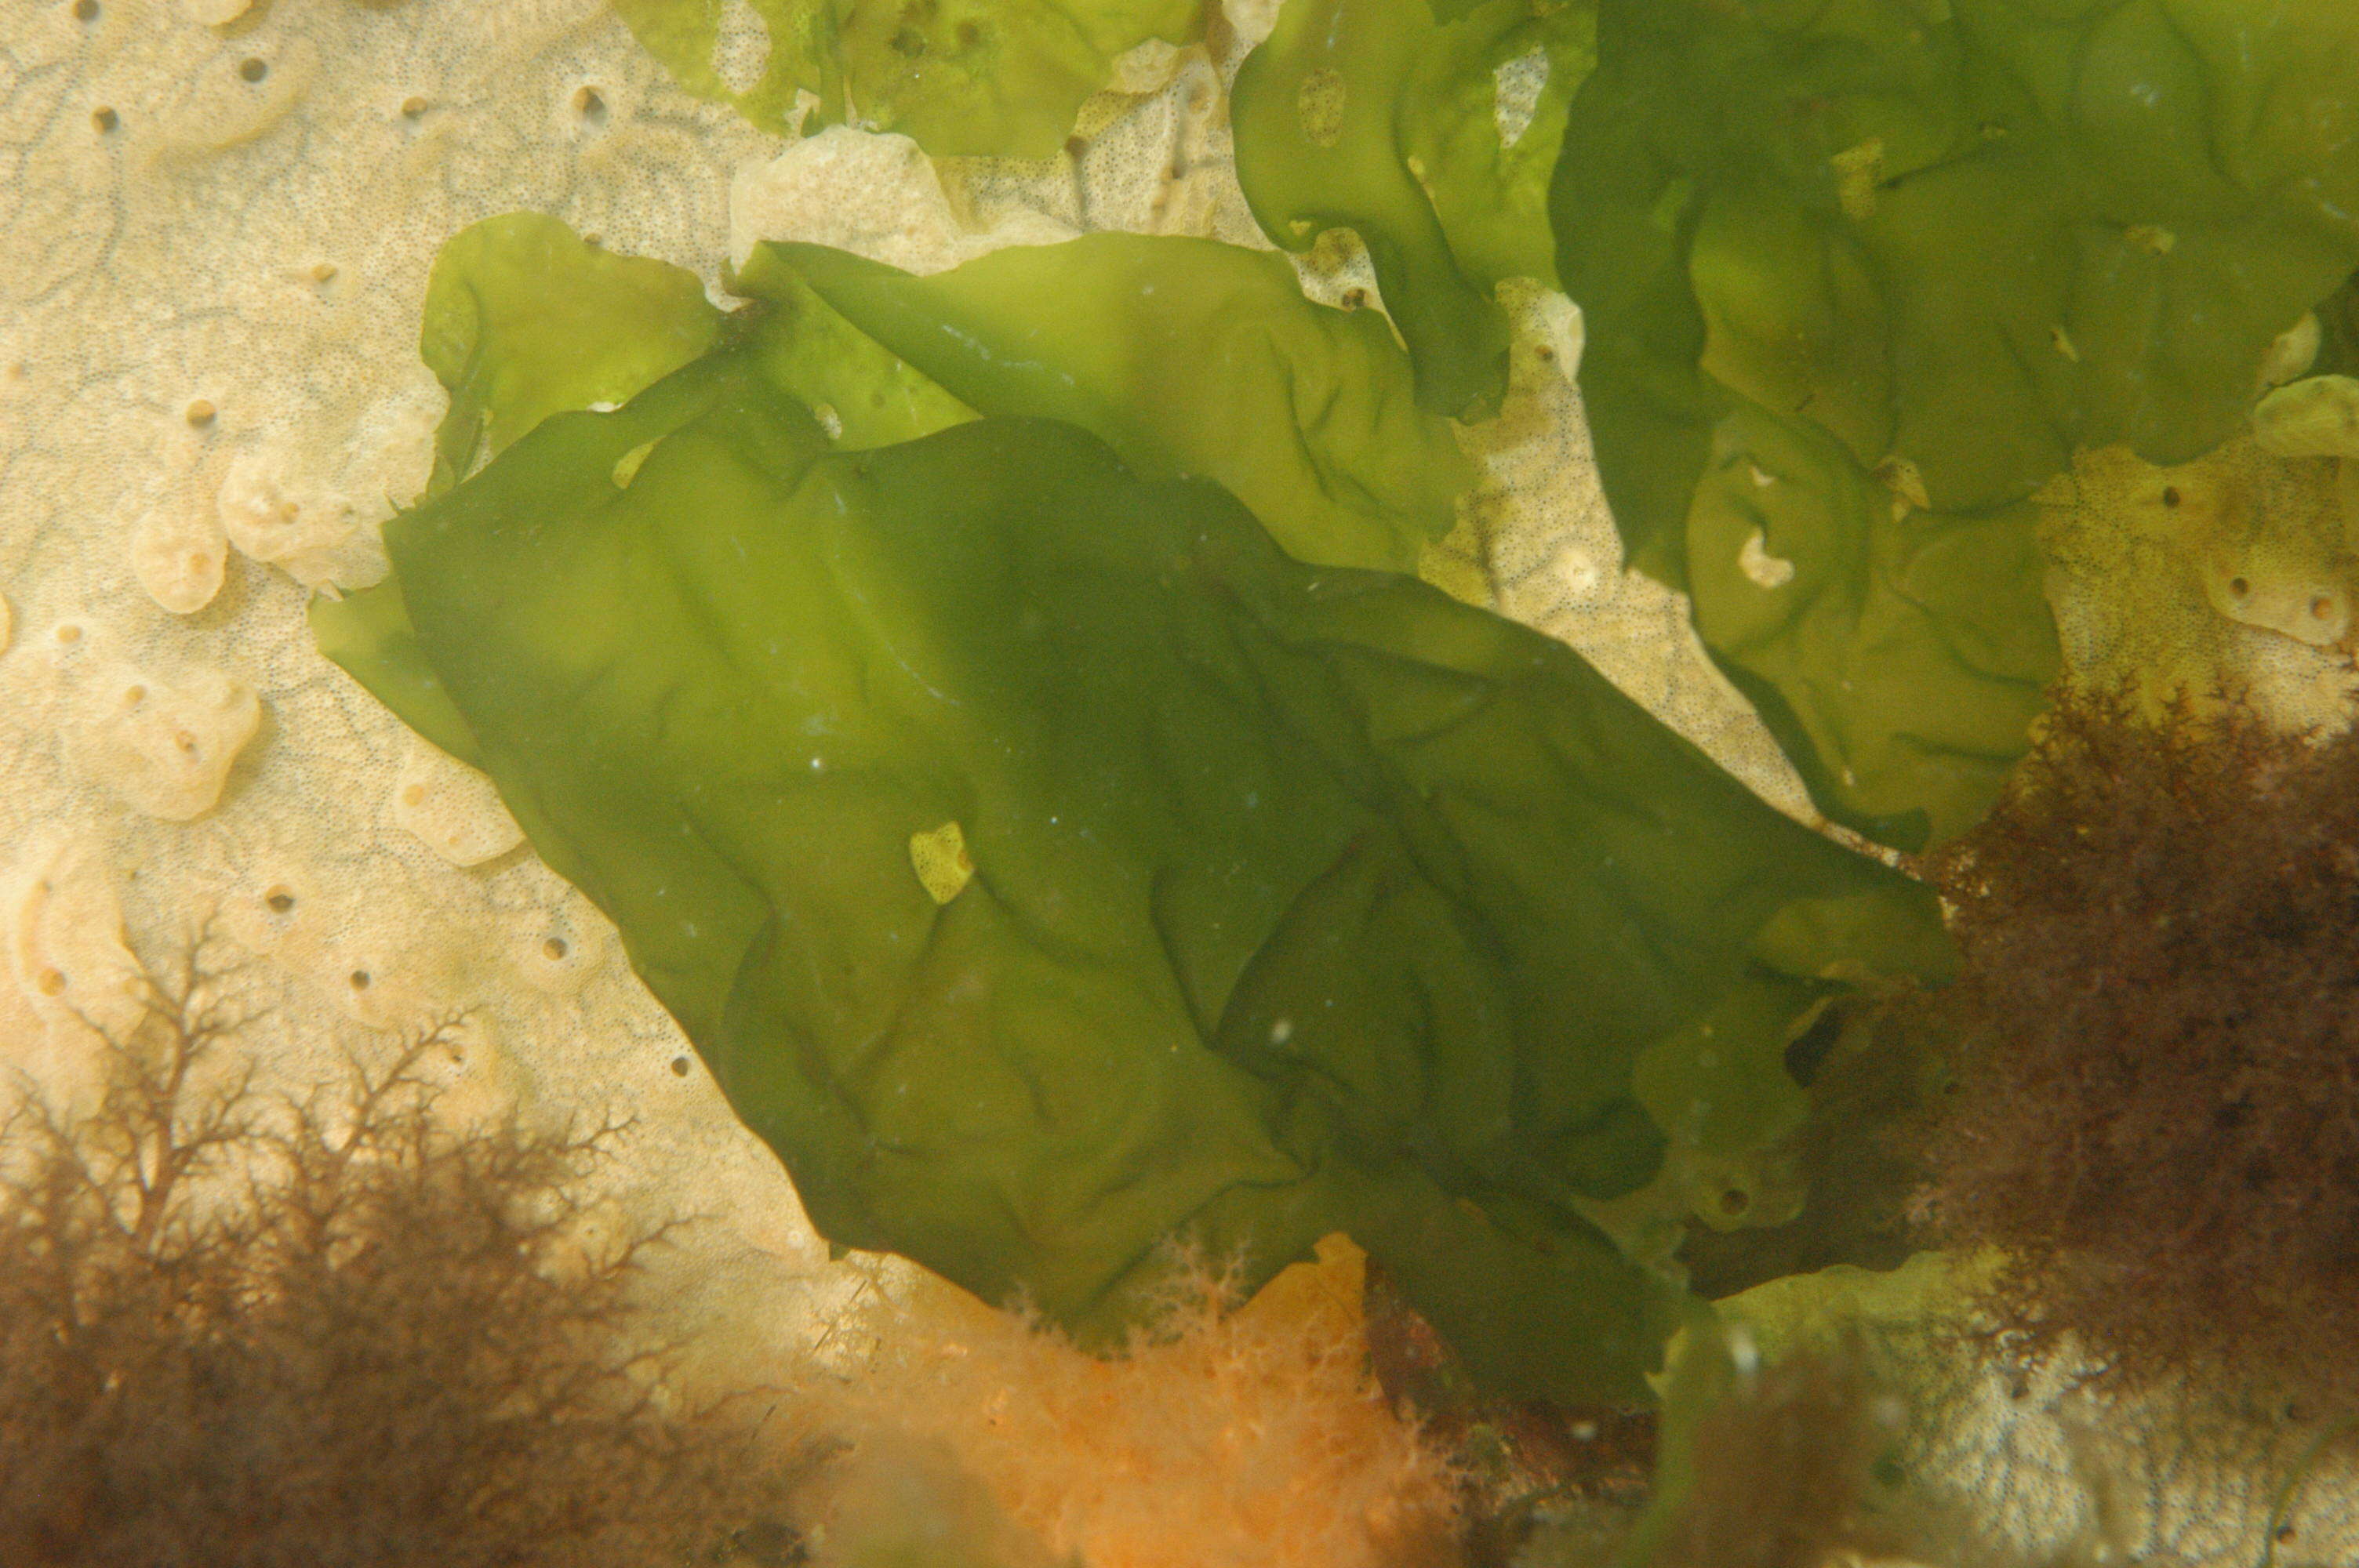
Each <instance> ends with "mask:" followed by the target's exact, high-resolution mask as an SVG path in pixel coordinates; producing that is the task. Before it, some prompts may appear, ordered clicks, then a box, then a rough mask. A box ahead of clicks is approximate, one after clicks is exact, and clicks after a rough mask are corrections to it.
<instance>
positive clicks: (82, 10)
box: [73, 0, 98, 22]
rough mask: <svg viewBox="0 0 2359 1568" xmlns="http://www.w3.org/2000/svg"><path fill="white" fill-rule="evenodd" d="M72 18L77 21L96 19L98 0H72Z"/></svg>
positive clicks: (92, 20)
mask: <svg viewBox="0 0 2359 1568" xmlns="http://www.w3.org/2000/svg"><path fill="white" fill-rule="evenodd" d="M73 18H74V20H75V21H77V22H95V21H97V20H98V0H74V3H73Z"/></svg>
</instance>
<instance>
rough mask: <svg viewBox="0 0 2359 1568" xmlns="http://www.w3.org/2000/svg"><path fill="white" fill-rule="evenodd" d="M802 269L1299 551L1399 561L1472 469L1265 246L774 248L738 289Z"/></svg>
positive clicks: (940, 352) (1374, 347) (1414, 555)
mask: <svg viewBox="0 0 2359 1568" xmlns="http://www.w3.org/2000/svg"><path fill="white" fill-rule="evenodd" d="M798 279H799V280H800V282H801V283H802V284H803V285H805V286H807V287H809V288H810V289H811V290H813V291H815V292H816V293H817V294H818V295H819V296H820V297H821V298H823V299H824V300H825V301H826V302H827V304H828V305H829V306H832V308H834V309H835V310H836V311H838V312H840V313H841V314H842V315H843V318H844V319H847V320H849V321H850V322H852V323H853V325H854V326H856V327H857V328H859V329H860V330H862V331H864V332H865V333H867V334H868V336H870V337H871V338H873V339H875V341H876V342H877V343H879V344H881V345H883V346H884V348H885V349H886V350H887V351H890V352H891V353H893V354H896V355H898V356H900V357H901V358H902V359H903V360H906V361H907V362H908V363H909V364H911V365H913V366H915V367H917V368H918V369H919V371H921V372H923V373H925V374H926V375H928V376H929V377H931V378H932V379H933V380H934V381H935V382H937V383H939V384H940V385H942V386H943V387H945V388H947V389H949V391H950V392H951V393H952V394H953V395H956V396H957V397H959V398H960V399H962V400H963V401H964V402H965V403H966V404H968V405H971V406H973V407H974V408H976V409H979V410H981V411H983V412H984V413H987V414H995V415H1025V416H1039V417H1046V418H1057V419H1063V420H1067V421H1069V422H1071V423H1072V424H1076V425H1079V426H1082V427H1083V428H1085V429H1088V430H1090V431H1091V432H1093V434H1095V435H1096V436H1097V437H1099V438H1101V439H1102V440H1103V441H1105V442H1106V443H1107V444H1108V445H1110V446H1112V447H1113V448H1114V450H1115V451H1116V452H1117V453H1119V454H1120V455H1121V457H1122V458H1123V460H1125V462H1126V463H1128V464H1129V465H1130V466H1131V468H1133V469H1134V470H1136V471H1138V472H1140V473H1142V474H1145V475H1147V476H1148V477H1151V478H1177V477H1180V476H1193V477H1201V478H1206V479H1211V480H1214V481H1218V482H1219V483H1221V484H1223V486H1225V487H1226V488H1227V489H1228V490H1230V491H1231V492H1233V493H1234V494H1235V495H1236V496H1237V497H1238V498H1239V499H1241V500H1243V501H1244V502H1245V504H1246V506H1247V507H1248V508H1249V509H1250V510H1251V511H1252V512H1253V513H1254V514H1255V515H1256V516H1257V517H1259V518H1260V519H1261V521H1262V522H1263V524H1266V526H1267V527H1268V528H1269V530H1270V532H1271V534H1272V535H1275V536H1276V538H1277V542H1278V543H1279V545H1280V546H1283V547H1284V548H1285V549H1286V550H1288V552H1289V553H1290V554H1292V555H1294V556H1295V557H1297V558H1299V559H1301V560H1306V561H1310V562H1311V563H1313V564H1314V565H1327V566H1358V567H1375V568H1386V569H1389V570H1394V571H1400V572H1414V571H1415V570H1416V569H1417V565H1418V557H1419V548H1420V546H1424V545H1426V544H1428V543H1430V542H1431V541H1434V540H1437V539H1440V537H1441V536H1442V535H1445V534H1447V533H1448V532H1449V531H1450V529H1451V526H1452V525H1453V524H1454V523H1455V521H1456V510H1455V504H1456V501H1457V498H1458V497H1459V496H1460V495H1461V494H1462V493H1463V492H1465V491H1467V490H1468V489H1469V488H1471V486H1472V485H1473V477H1474V476H1473V465H1472V463H1470V462H1469V461H1468V460H1467V459H1466V458H1465V457H1464V456H1463V455H1462V453H1461V452H1460V451H1459V449H1458V446H1457V443H1456V441H1455V439H1454V438H1453V437H1452V436H1451V429H1450V426H1449V424H1448V422H1447V421H1445V420H1442V419H1440V418H1437V417H1435V416H1432V415H1430V414H1427V413H1425V412H1423V411H1422V410H1420V409H1419V408H1418V407H1417V406H1416V404H1415V401H1414V399H1413V396H1412V394H1411V388H1410V372H1409V365H1408V360H1407V359H1406V357H1404V355H1403V354H1402V352H1401V351H1400V349H1399V348H1398V346H1397V345H1396V344H1395V343H1394V341H1393V340H1392V336H1391V334H1390V332H1389V331H1388V330H1386V326H1385V323H1384V321H1383V319H1382V318H1380V317H1378V316H1377V315H1376V314H1375V313H1374V312H1372V311H1343V310H1333V309H1329V308H1326V307H1324V306H1320V305H1314V304H1312V303H1311V302H1310V301H1309V300H1307V299H1305V298H1304V297H1302V291H1301V289H1300V287H1299V285H1298V284H1297V283H1296V280H1295V276H1294V272H1293V269H1292V268H1291V267H1289V266H1288V265H1287V264H1286V262H1285V260H1284V259H1283V258H1282V257H1279V256H1277V255H1273V254H1269V253H1267V252H1262V251H1249V250H1246V249H1245V248H1243V247H1241V246H1237V245H1225V244H1221V243H1217V242H1214V241H1211V240H1192V239H1180V238H1172V237H1151V236H1147V235H1138V234H1092V235H1087V236H1085V237H1083V238H1082V239H1078V240H1072V241H1069V242H1067V243H1063V244H1055V245H1027V246H1014V247H1010V248H1008V249H1006V250H1000V251H995V252H993V253H992V254H989V255H986V256H983V257H980V258H978V259H976V260H974V261H971V262H968V263H966V264H965V265H962V266H959V267H955V268H952V269H951V271H948V272H943V273H937V274H934V275H933V276H927V277H916V276H910V275H909V274H908V273H904V272H901V271H899V270H897V269H896V268H893V267H889V266H885V265H881V264H879V263H875V262H870V261H864V260H862V259H861V258H860V257H858V256H854V255H851V254H846V253H844V252H842V251H834V250H828V249H825V248H823V247H821V246H817V245H776V244H774V245H764V246H761V247H759V248H758V249H757V250H756V254H755V258H754V260H753V262H752V263H751V264H750V265H748V266H747V268H746V269H745V272H744V273H743V274H742V275H741V276H740V278H739V287H741V288H744V289H745V290H746V291H747V292H749V293H752V294H755V295H756V296H760V297H769V296H772V295H774V294H777V293H778V292H780V291H781V290H782V289H783V288H785V287H788V285H790V284H791V283H792V282H794V281H795V280H798Z"/></svg>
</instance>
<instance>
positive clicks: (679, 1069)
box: [671, 1056, 688, 1078]
mask: <svg viewBox="0 0 2359 1568" xmlns="http://www.w3.org/2000/svg"><path fill="white" fill-rule="evenodd" d="M671 1076H673V1077H675V1078H684V1077H686V1076H688V1058H687V1057H685V1056H674V1057H673V1058H672V1059H671Z"/></svg>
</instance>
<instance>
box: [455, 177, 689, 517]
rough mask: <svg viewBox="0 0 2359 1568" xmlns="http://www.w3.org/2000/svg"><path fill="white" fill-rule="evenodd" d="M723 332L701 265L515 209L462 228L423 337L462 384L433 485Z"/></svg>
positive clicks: (682, 360)
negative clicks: (586, 236)
mask: <svg viewBox="0 0 2359 1568" xmlns="http://www.w3.org/2000/svg"><path fill="white" fill-rule="evenodd" d="M720 330H721V312H720V311H719V310H717V309H715V308H713V306H712V303H711V302H710V301H709V300H707V299H706V298H705V297H704V286H703V285H702V284H701V283H699V282H698V281H697V279H696V275H695V274H694V273H691V272H688V271H686V270H684V269H682V268H679V267H676V266H672V265H669V264H668V263H664V262H659V261H652V260H649V259H647V258H645V257H640V256H623V255H615V254H612V253H611V252H608V251H604V250H601V249H600V248H599V247H597V246H596V245H592V244H591V243H588V242H586V241H584V240H582V238H581V237H579V236H578V235H576V234H575V233H574V232H573V231H572V230H571V229H569V228H567V227H566V226H565V225H564V224H563V223H560V222H558V221H557V220H556V219H554V218H547V217H543V216H541V215H540V214H539V213H538V212H510V213H507V214H506V215H505V216H502V217H498V218H486V219H484V221H483V222H480V223H477V224H474V225H473V227H471V228H467V229H462V230H461V231H460V232H459V233H457V234H456V235H454V236H453V237H452V238H451V240H450V242H449V243H446V244H444V245H443V247H442V250H441V253H440V254H439V255H437V256H436V257H435V258H434V271H433V274H432V276H430V277H429V279H428V280H427V285H426V317H425V325H424V327H423V329H422V330H420V332H419V352H420V353H421V354H422V355H423V356H424V357H425V360H426V366H427V368H428V369H429V370H430V371H432V372H433V373H434V377H435V379H436V380H437V381H440V383H441V384H443V386H444V387H446V388H447V389H448V390H449V391H450V394H451V407H450V412H449V413H447V414H446V415H445V416H443V419H442V427H441V428H440V430H439V431H438V432H437V433H436V436H435V465H434V480H433V483H432V486H431V487H430V488H431V490H432V491H437V492H439V491H442V490H447V489H449V488H450V487H451V485H453V484H455V483H457V482H458V481H460V480H462V479H463V478H465V477H466V476H467V474H468V472H469V471H470V470H472V469H473V467H474V465H475V464H476V463H477V462H478V461H480V460H482V459H484V458H485V457H488V456H489V455H490V454H491V453H493V452H496V451H498V450H499V449H501V448H502V447H505V446H506V445H507V444H508V443H509V442H510V441H513V440H515V439H516V438H517V437H518V436H521V435H523V434H524V433H525V432H526V431H527V430H529V429H531V428H532V427H534V426H535V425H538V424H539V423H540V422H541V420H543V419H544V418H546V417H548V416H549V415H551V414H554V413H556V412H558V411H559V410H560V409H565V408H587V407H589V406H591V405H592V404H593V403H620V402H622V401H623V400H624V399H625V398H627V397H630V396H632V395H635V394H636V393H637V392H638V390H639V389H640V388H641V387H644V386H646V385H647V384H649V383H650V382H653V381H655V380H657V379H658V378H659V377H661V376H665V375H669V374H670V373H672V372H673V371H676V370H678V369H679V367H680V366H682V365H684V364H686V363H687V362H689V361H690V360H692V359H694V358H696V356H697V355H699V354H701V353H702V352H703V351H705V350H706V349H709V348H711V347H712V341H713V338H714V337H715V335H716V334H718V332H719V331H720Z"/></svg>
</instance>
